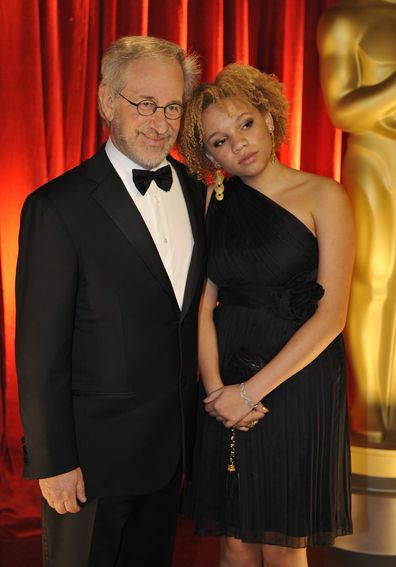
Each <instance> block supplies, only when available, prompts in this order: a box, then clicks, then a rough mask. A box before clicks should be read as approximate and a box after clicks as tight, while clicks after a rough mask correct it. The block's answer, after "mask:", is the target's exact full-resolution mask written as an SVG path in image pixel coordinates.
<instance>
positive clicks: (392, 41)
mask: <svg viewBox="0 0 396 567" xmlns="http://www.w3.org/2000/svg"><path fill="white" fill-rule="evenodd" d="M318 48H319V56H320V68H321V69H320V70H321V83H322V89H323V94H324V98H325V101H326V104H327V108H328V111H329V114H330V117H331V119H332V121H333V124H334V125H335V126H336V127H338V128H341V129H343V130H344V131H346V132H348V133H349V136H348V143H347V149H346V153H345V158H344V162H343V172H342V182H343V184H344V186H345V187H346V189H347V190H348V192H349V194H350V196H351V199H352V202H353V207H354V211H355V222H356V232H357V257H356V265H355V274H354V280H353V283H352V291H351V303H350V312H349V316H348V324H347V328H346V338H347V343H348V350H349V356H350V363H351V367H352V373H353V377H354V387H355V388H354V389H355V391H354V394H353V397H354V401H353V404H352V407H351V428H352V432H353V433H354V434H355V435H358V436H359V435H360V436H361V437H363V438H365V439H366V441H367V444H368V445H374V446H375V445H379V446H383V447H388V448H396V0H342V1H340V2H338V3H337V4H335V5H334V6H333V7H331V8H330V9H328V10H327V11H326V12H325V13H324V14H323V15H322V17H321V19H320V22H319V28H318Z"/></svg>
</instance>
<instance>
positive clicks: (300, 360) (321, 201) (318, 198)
mask: <svg viewBox="0 0 396 567" xmlns="http://www.w3.org/2000/svg"><path fill="white" fill-rule="evenodd" d="M315 191H316V193H315V198H314V201H313V206H312V214H313V217H314V221H315V226H316V231H317V238H318V245H319V272H318V281H319V283H320V284H321V285H322V286H323V288H324V289H325V294H324V296H323V298H322V299H321V301H320V302H319V306H318V309H317V311H316V312H315V314H314V315H313V316H312V317H311V318H310V319H309V320H308V321H307V322H306V323H304V324H303V325H302V326H301V327H300V329H298V331H297V332H296V333H295V334H294V335H293V336H292V337H291V339H290V340H289V341H288V342H287V343H286V345H285V346H284V347H283V348H282V349H281V350H280V351H279V353H278V354H277V355H276V356H275V357H274V358H273V359H272V360H271V361H270V362H269V363H268V364H267V365H266V366H265V367H264V368H263V369H262V370H260V371H259V372H258V373H257V374H255V375H254V376H253V377H252V378H250V380H248V381H247V382H246V383H245V388H246V392H247V395H248V397H249V398H250V399H251V401H252V402H257V401H258V400H260V399H262V398H263V397H264V396H266V395H267V394H269V393H270V392H271V391H272V390H274V389H275V388H276V387H277V386H279V385H280V384H282V382H284V381H285V380H287V379H288V378H290V377H291V376H293V375H294V374H296V373H297V372H298V371H299V370H301V369H302V368H304V367H305V366H307V365H308V364H309V363H310V362H312V361H313V360H314V359H315V358H316V357H317V356H318V355H319V354H320V353H321V352H322V351H323V350H324V349H325V348H326V347H327V346H328V345H329V344H330V343H331V342H332V341H333V340H334V338H335V337H336V336H337V335H338V334H339V333H340V332H341V331H342V329H343V327H344V325H345V321H346V316H347V307H348V299H349V289H350V281H351V277H352V267H353V258H354V244H353V242H354V236H353V222H352V212H351V208H350V204H349V200H348V197H347V195H346V193H345V191H344V190H343V189H342V187H341V186H339V185H338V184H337V183H335V182H333V181H331V180H328V179H325V178H322V180H321V182H320V183H318V184H317V186H316V187H315ZM205 403H206V409H207V411H208V412H209V413H210V415H213V416H215V417H218V418H221V420H222V421H223V422H224V424H225V425H226V426H227V427H232V426H233V425H234V424H235V423H236V422H238V421H239V420H240V419H241V417H243V415H244V412H245V411H246V404H245V403H244V401H243V400H241V397H240V392H239V387H238V386H227V387H225V388H223V389H221V390H218V391H217V392H213V393H212V394H211V395H210V396H208V397H207V398H206V400H205Z"/></svg>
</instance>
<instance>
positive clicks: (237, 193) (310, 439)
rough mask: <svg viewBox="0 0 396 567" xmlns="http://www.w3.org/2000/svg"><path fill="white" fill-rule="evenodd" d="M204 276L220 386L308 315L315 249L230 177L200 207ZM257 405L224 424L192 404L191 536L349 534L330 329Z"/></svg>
mask: <svg viewBox="0 0 396 567" xmlns="http://www.w3.org/2000/svg"><path fill="white" fill-rule="evenodd" d="M207 223H208V246H209V261H208V277H209V278H210V279H211V280H212V281H213V282H214V283H215V284H216V285H217V286H218V287H219V303H218V306H217V307H216V309H215V311H214V321H215V325H216V329H217V337H218V348H219V357H220V369H221V376H222V379H223V381H224V383H225V384H232V383H239V382H241V381H243V380H246V379H248V378H249V377H250V376H251V375H253V374H254V373H255V372H257V370H258V369H259V368H261V367H262V366H263V365H264V364H265V363H266V362H267V361H269V360H271V358H272V357H274V355H276V354H277V353H278V352H279V350H280V349H281V348H282V347H283V346H284V344H285V343H286V342H287V341H288V340H289V339H290V337H291V336H292V335H293V334H294V333H295V332H296V330H297V329H298V328H299V327H300V326H301V325H302V324H304V322H305V321H307V319H309V318H310V317H311V316H312V315H313V313H314V312H315V310H316V308H317V305H318V302H319V301H320V299H321V297H322V296H323V293H325V290H323V288H322V287H321V286H320V285H319V284H318V283H317V281H316V277H317V269H318V245H317V241H316V238H315V236H314V235H313V233H312V232H311V231H310V230H309V229H308V228H307V227H306V226H305V225H304V224H303V223H302V222H301V221H300V220H299V219H298V218H297V217H295V216H294V215H293V214H292V213H290V212H289V211H288V210H286V209H284V208H283V207H281V206H280V205H278V204H277V203H275V202H274V201H273V200H271V199H269V198H268V197H266V196H265V195H263V194H262V193H260V192H258V191H256V190H255V189H252V188H251V187H248V186H246V185H244V184H243V182H242V181H241V180H240V179H239V178H231V179H230V180H229V181H228V182H227V183H226V187H225V194H224V200H223V201H216V200H215V199H214V198H212V200H211V203H210V206H209V211H208V219H207ZM263 403H264V404H265V405H266V406H267V407H268V408H269V410H270V411H269V413H268V414H267V415H266V416H265V417H264V419H262V420H261V421H259V423H258V424H257V425H256V427H254V428H253V429H251V430H249V431H248V432H240V431H235V437H236V438H235V458H234V461H235V465H236V467H235V468H236V470H235V471H234V472H233V471H229V470H228V465H229V463H230V451H231V447H230V443H231V434H232V431H231V430H229V429H226V428H225V427H224V426H223V425H222V424H220V423H219V422H217V421H216V420H215V419H214V418H213V417H210V416H209V415H208V414H206V413H205V412H204V411H203V410H202V412H201V414H200V420H199V443H198V447H197V453H196V479H195V482H194V493H195V519H196V528H197V532H198V533H199V534H201V535H226V536H233V537H237V538H239V539H242V540H243V541H246V542H256V543H267V544H275V545H283V546H288V547H305V546H311V545H322V544H323V545H329V544H332V543H333V541H334V538H335V537H336V536H339V535H345V534H348V533H351V531H352V528H351V514H350V455H349V441H348V424H347V400H346V376H345V355H344V347H343V341H342V337H341V335H340V336H338V337H337V338H336V339H335V340H334V341H333V342H332V343H331V344H330V345H329V346H328V347H327V348H326V349H325V351H324V352H322V353H321V354H320V355H319V356H318V357H317V358H316V359H315V360H314V361H313V362H311V363H310V364H309V365H308V366H306V367H305V368H304V369H302V370H301V371H300V372H298V373H297V374H295V375H294V376H292V377H291V378H289V379H288V380H286V381H285V382H284V383H283V384H281V385H280V386H279V387H278V388H276V389H275V390H273V391H272V392H271V393H270V394H269V395H268V396H266V397H265V398H264V399H263Z"/></svg>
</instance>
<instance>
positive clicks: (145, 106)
mask: <svg viewBox="0 0 396 567" xmlns="http://www.w3.org/2000/svg"><path fill="white" fill-rule="evenodd" d="M117 94H118V95H120V97H121V98H123V99H124V100H126V101H127V102H129V104H132V105H133V106H136V109H137V111H138V113H139V114H140V115H141V116H151V115H152V114H154V112H156V111H157V109H158V108H163V109H164V114H165V116H166V118H168V119H169V120H177V118H180V117H181V115H182V114H183V110H184V108H183V107H182V105H181V104H177V102H172V103H171V104H167V105H166V106H159V105H158V104H155V102H153V101H152V100H141V101H140V102H132V101H131V100H129V98H127V97H126V96H124V95H123V94H121V93H119V92H117Z"/></svg>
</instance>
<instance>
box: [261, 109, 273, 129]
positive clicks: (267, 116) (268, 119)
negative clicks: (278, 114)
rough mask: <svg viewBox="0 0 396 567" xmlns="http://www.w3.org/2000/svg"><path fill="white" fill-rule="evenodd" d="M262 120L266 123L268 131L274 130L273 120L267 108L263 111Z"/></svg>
mask: <svg viewBox="0 0 396 567" xmlns="http://www.w3.org/2000/svg"><path fill="white" fill-rule="evenodd" d="M264 120H265V123H266V125H267V128H268V132H273V131H274V128H275V127H274V120H273V118H272V115H271V113H270V112H268V110H266V111H265V114H264Z"/></svg>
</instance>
